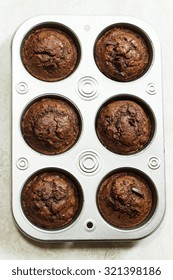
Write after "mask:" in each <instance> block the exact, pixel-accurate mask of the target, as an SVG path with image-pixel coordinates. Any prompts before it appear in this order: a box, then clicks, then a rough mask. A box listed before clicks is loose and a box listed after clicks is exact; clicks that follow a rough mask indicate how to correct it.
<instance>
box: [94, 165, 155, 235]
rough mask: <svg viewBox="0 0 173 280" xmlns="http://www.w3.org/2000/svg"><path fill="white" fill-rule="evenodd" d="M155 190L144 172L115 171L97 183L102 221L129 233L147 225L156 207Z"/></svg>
mask: <svg viewBox="0 0 173 280" xmlns="http://www.w3.org/2000/svg"><path fill="white" fill-rule="evenodd" d="M157 200H158V195H157V191H156V187H155V185H154V183H153V181H152V180H151V178H149V176H148V175H146V174H145V173H144V172H141V170H138V169H134V168H125V167H124V168H119V169H116V170H113V171H111V172H110V173H109V174H107V175H106V176H105V177H104V178H103V179H102V181H101V182H100V184H99V187H98V189H97V194H96V201H97V207H98V210H99V212H100V215H101V216H102V217H103V219H104V220H105V221H106V222H107V223H109V224H110V225H111V226H113V227H115V228H121V229H127V230H132V229H135V228H138V227H141V226H143V225H144V224H145V223H147V222H148V221H149V220H150V219H151V217H152V215H153V214H154V212H155V209H156V207H157Z"/></svg>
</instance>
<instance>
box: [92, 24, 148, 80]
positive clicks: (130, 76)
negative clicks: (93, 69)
mask: <svg viewBox="0 0 173 280" xmlns="http://www.w3.org/2000/svg"><path fill="white" fill-rule="evenodd" d="M94 58H95V62H96V65H97V67H98V68H99V70H100V71H101V72H102V73H103V74H104V75H105V76H107V77H108V78H110V79H112V80H115V81H118V82H130V81H133V80H136V79H138V78H140V77H141V76H143V75H144V74H145V73H146V72H147V71H148V69H149V68H150V66H151V63H152V61H153V48H152V43H151V40H150V38H149V37H148V35H147V34H146V33H145V32H144V31H143V30H142V29H141V28H139V27H137V26H135V25H132V24H128V23H118V24H114V25H111V26H109V27H107V28H106V29H104V30H103V31H102V32H101V34H99V36H98V38H97V40H96V43H95V47H94Z"/></svg>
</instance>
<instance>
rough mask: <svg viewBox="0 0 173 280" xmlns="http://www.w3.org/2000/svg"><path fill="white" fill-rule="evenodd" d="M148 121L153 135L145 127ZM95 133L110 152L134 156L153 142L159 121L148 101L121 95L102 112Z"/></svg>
mask: <svg viewBox="0 0 173 280" xmlns="http://www.w3.org/2000/svg"><path fill="white" fill-rule="evenodd" d="M116 101H118V102H116ZM119 101H120V102H119ZM116 103H117V104H116ZM110 106H112V107H111V108H110ZM123 106H124V107H123ZM116 107H117V108H116ZM115 113H116V114H117V115H115ZM144 118H145V123H146V125H148V129H149V132H146V128H145V127H143V124H144V121H143V119H144ZM140 119H141V120H140ZM111 127H112V128H111ZM95 129H96V134H97V137H98V139H99V141H100V142H101V144H102V145H103V146H104V147H105V148H106V149H108V150H110V151H111V152H114V153H117V154H120V155H132V154H135V153H139V152H140V151H142V150H143V149H145V148H146V147H147V146H148V145H149V143H150V142H151V141H152V139H153V137H154V133H155V131H156V120H155V116H154V113H153V111H152V109H151V108H150V106H149V105H148V104H147V103H146V102H145V101H144V100H142V99H140V98H137V97H136V96H134V95H132V94H130V95H129V94H128V95H127V94H118V95H116V96H114V97H112V98H110V99H108V100H107V101H106V102H105V103H104V104H102V105H101V107H100V108H99V110H98V112H97V115H96V120H95ZM141 130H142V131H141ZM114 134H115V135H114ZM123 134H125V136H126V137H125V136H123ZM144 134H145V138H146V139H145V141H144V140H143V137H144ZM131 135H132V137H131ZM138 137H139V140H138ZM129 139H130V140H129ZM141 141H142V142H141Z"/></svg>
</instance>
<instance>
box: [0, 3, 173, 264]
mask: <svg viewBox="0 0 173 280" xmlns="http://www.w3.org/2000/svg"><path fill="white" fill-rule="evenodd" d="M0 11H1V17H0V105H1V109H0V198H1V200H0V259H173V221H172V213H173V203H172V198H173V187H172V184H171V181H172V180H171V179H172V165H173V148H172V147H173V145H172V131H173V110H172V104H173V103H172V102H173V92H172V77H173V68H171V66H172V64H173V55H172V49H173V39H172V30H171V27H172V26H173V4H172V0H148V1H136V0H124V1H122V0H95V1H93V0H87V1H86V0H85V1H84V0H73V1H70V0H50V1H47V0H42V1H35V0H28V1H23V0H7V1H2V0H0ZM39 14H61V15H62V14H64V15H68V14H72V15H75V14H76V15H115V16H117V15H122V16H124V15H128V16H135V17H139V18H141V19H143V20H144V21H146V22H147V23H148V24H150V25H151V27H153V29H155V31H156V33H157V34H158V35H159V38H160V40H161V46H162V61H163V65H162V67H163V92H164V112H165V148H166V190H167V210H166V215H165V218H164V221H163V223H162V224H161V226H160V227H159V229H157V230H156V231H155V232H154V233H153V234H152V235H150V236H149V237H147V238H145V239H143V240H140V241H137V242H133V243H130V242H128V243H125V242H124V243H94V244H92V243H75V244H73V243H68V244H42V243H37V242H34V241H31V240H28V239H26V238H25V237H24V236H23V235H22V234H21V233H20V232H19V231H18V230H17V228H16V227H15V225H14V222H13V218H12V214H11V185H10V184H11V182H10V180H11V177H10V118H11V115H10V114H11V107H10V106H11V104H10V102H11V96H10V95H11V92H10V90H11V89H10V55H11V54H10V45H11V39H12V36H13V34H14V32H15V30H16V29H17V28H18V26H19V25H20V24H21V23H22V22H23V21H24V20H26V19H28V18H30V17H32V16H35V15H39ZM171 103H172V104H171Z"/></svg>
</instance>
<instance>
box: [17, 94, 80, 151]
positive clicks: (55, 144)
mask: <svg viewBox="0 0 173 280" xmlns="http://www.w3.org/2000/svg"><path fill="white" fill-rule="evenodd" d="M21 131H22V135H23V138H24V139H25V141H26V143H27V144H28V145H29V146H30V147H31V148H32V149H34V150H35V151H37V152H39V153H42V154H45V155H56V154H60V153H64V152H66V151H67V150H69V149H70V148H72V147H73V146H74V144H75V143H76V142H77V141H78V139H79V136H80V133H81V117H80V113H79V110H78V109H77V108H76V106H75V105H74V104H72V103H71V102H70V101H69V100H67V99H64V98H62V97H60V96H52V95H50V96H49V95H45V96H44V97H40V98H37V99H36V100H34V101H32V102H31V103H30V104H29V105H28V106H27V108H26V109H25V110H24V113H23V115H22V119H21Z"/></svg>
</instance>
